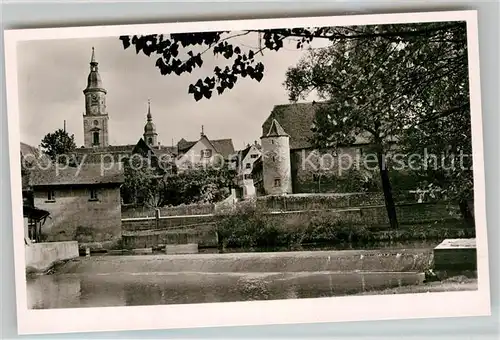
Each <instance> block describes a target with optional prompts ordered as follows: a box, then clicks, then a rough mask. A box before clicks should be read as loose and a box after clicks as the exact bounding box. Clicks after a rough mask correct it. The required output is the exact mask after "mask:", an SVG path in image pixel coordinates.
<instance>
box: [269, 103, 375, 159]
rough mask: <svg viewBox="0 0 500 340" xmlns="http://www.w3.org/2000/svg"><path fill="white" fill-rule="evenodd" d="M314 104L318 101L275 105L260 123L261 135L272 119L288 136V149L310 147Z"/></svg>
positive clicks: (361, 142) (359, 142)
mask: <svg viewBox="0 0 500 340" xmlns="http://www.w3.org/2000/svg"><path fill="white" fill-rule="evenodd" d="M316 105H318V106H319V105H320V103H316V104H314V103H294V104H284V105H276V106H275V107H274V108H273V110H272V111H271V114H270V115H269V117H268V118H267V119H266V121H265V122H264V124H263V125H262V135H263V136H265V135H266V134H267V133H268V132H269V130H270V128H271V124H272V121H273V119H275V120H276V121H278V122H279V125H281V127H282V128H283V130H284V131H285V132H286V133H287V134H288V135H289V136H290V149H292V150H293V149H307V148H310V147H312V144H311V142H310V140H311V138H312V136H313V132H312V130H311V128H312V126H313V123H314V120H315V117H316V107H317V106H316ZM356 142H357V144H364V143H367V142H368V140H367V139H366V138H358V140H357V141H356Z"/></svg>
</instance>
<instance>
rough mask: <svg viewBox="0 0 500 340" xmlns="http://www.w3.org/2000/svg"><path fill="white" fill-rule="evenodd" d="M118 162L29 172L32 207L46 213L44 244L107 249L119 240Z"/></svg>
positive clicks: (120, 173) (120, 178) (120, 172)
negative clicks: (51, 243) (103, 247)
mask: <svg viewBox="0 0 500 340" xmlns="http://www.w3.org/2000/svg"><path fill="white" fill-rule="evenodd" d="M123 182H124V174H123V167H122V165H121V163H116V164H97V163H94V164H92V163H83V164H79V165H78V166H76V167H71V166H60V165H59V166H55V165H52V166H50V167H47V168H37V169H33V170H31V171H30V176H29V185H30V187H31V188H32V191H33V200H34V205H35V206H36V207H37V208H38V209H41V210H43V211H47V212H48V213H49V214H50V219H49V220H47V221H46V223H45V224H44V225H43V228H42V230H41V235H42V239H43V240H44V241H49V242H50V241H78V242H79V243H80V244H81V245H82V246H84V245H85V244H94V243H98V244H101V245H103V246H106V247H109V246H111V245H113V244H116V243H117V242H119V240H120V238H121V199H120V186H121V185H122V183H123Z"/></svg>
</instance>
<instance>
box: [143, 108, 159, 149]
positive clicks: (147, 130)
mask: <svg viewBox="0 0 500 340" xmlns="http://www.w3.org/2000/svg"><path fill="white" fill-rule="evenodd" d="M146 118H147V122H146V125H144V134H143V137H144V141H145V142H146V144H147V145H149V146H156V145H157V144H158V134H157V133H156V126H155V124H154V123H153V116H152V115H151V101H150V100H149V99H148V114H147V116H146Z"/></svg>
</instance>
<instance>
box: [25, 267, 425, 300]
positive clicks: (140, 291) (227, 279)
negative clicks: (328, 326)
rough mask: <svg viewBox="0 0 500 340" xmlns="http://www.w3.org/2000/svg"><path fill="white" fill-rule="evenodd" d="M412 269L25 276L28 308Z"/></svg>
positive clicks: (323, 281) (374, 276) (262, 287)
mask: <svg viewBox="0 0 500 340" xmlns="http://www.w3.org/2000/svg"><path fill="white" fill-rule="evenodd" d="M422 280H423V277H422V275H421V274H418V273H331V272H309V273H152V274H143V273H141V274H128V273H127V274H125V273H117V274H99V275H97V274H90V275H89V274H85V275H79V274H58V275H48V276H39V277H36V278H34V279H30V280H28V287H27V288H28V306H29V308H34V309H47V308H76V307H107V306H140V305H159V304H187V303H204V302H230V301H249V300H277V299H295V298H313V297H330V296H339V295H349V294H355V293H359V292H363V291H371V290H380V289H384V288H391V287H397V286H402V285H413V284H419V283H422Z"/></svg>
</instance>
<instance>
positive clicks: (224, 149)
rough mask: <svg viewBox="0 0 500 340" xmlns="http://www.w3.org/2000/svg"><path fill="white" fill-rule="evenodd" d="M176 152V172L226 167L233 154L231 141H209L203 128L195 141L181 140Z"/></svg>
mask: <svg viewBox="0 0 500 340" xmlns="http://www.w3.org/2000/svg"><path fill="white" fill-rule="evenodd" d="M177 151H178V154H177V156H176V161H175V163H176V166H177V169H178V171H186V170H188V169H192V168H196V167H199V166H208V165H213V166H222V167H227V166H229V165H230V164H231V161H232V157H233V155H234V153H235V151H234V145H233V141H232V140H231V139H216V140H211V139H209V138H208V137H207V135H205V133H204V131H203V127H202V131H201V133H200V138H199V139H198V140H197V141H186V140H185V139H181V140H180V141H179V143H178V144H177Z"/></svg>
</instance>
